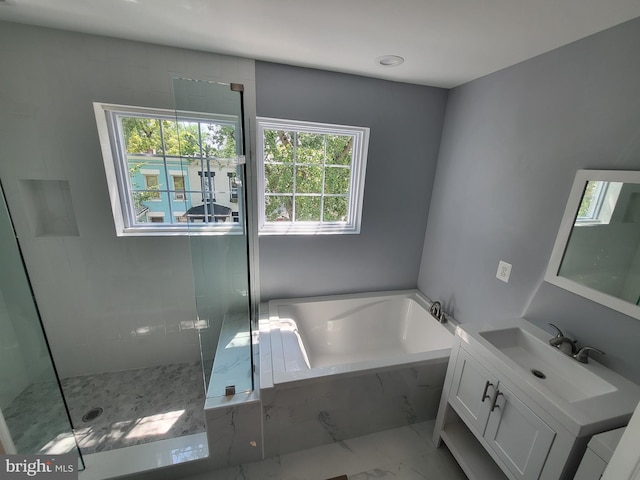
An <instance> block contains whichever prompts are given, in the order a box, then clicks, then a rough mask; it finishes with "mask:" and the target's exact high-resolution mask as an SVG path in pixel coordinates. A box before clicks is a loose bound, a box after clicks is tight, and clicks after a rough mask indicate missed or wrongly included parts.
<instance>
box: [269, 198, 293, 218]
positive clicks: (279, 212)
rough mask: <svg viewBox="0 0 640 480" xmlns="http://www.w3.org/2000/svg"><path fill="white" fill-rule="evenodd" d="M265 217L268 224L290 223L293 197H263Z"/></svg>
mask: <svg viewBox="0 0 640 480" xmlns="http://www.w3.org/2000/svg"><path fill="white" fill-rule="evenodd" d="M265 217H266V220H267V221H268V222H290V221H291V220H292V218H293V196H291V195H274V196H272V195H269V196H268V197H265Z"/></svg>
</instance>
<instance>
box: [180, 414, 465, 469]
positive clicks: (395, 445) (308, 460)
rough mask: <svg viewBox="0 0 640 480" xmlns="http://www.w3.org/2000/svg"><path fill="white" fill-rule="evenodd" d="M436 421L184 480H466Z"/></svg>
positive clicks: (244, 464) (273, 457)
mask: <svg viewBox="0 0 640 480" xmlns="http://www.w3.org/2000/svg"><path fill="white" fill-rule="evenodd" d="M433 423H434V422H433V421H427V422H420V423H416V424H413V425H410V426H403V427H398V428H395V429H390V430H385V431H381V432H377V433H374V434H370V435H364V436H360V437H356V438H351V439H349V440H344V441H339V442H333V443H329V444H326V445H322V446H318V447H314V448H309V449H306V450H301V451H297V452H294V453H288V454H284V455H276V456H272V457H268V458H266V459H265V460H262V461H259V462H253V463H243V464H240V465H237V466H233V467H227V468H224V469H220V470H216V471H213V472H207V473H202V474H199V475H194V476H189V477H182V478H183V480H325V479H328V478H333V477H337V476H339V475H347V477H348V478H349V480H367V479H374V478H375V479H396V480H397V479H402V480H424V479H429V480H466V476H465V475H464V473H463V472H462V470H461V469H460V467H459V466H458V464H457V463H456V461H455V460H454V458H453V457H452V455H451V454H450V453H449V451H448V450H447V449H446V448H439V449H436V448H435V447H434V445H433V443H432V442H431V434H432V432H433Z"/></svg>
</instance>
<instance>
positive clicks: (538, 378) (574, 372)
mask: <svg viewBox="0 0 640 480" xmlns="http://www.w3.org/2000/svg"><path fill="white" fill-rule="evenodd" d="M479 334H480V336H481V337H482V338H484V339H485V340H486V341H487V342H489V343H490V344H491V345H493V346H494V347H495V348H496V349H497V350H498V351H499V352H501V353H502V354H503V355H505V356H506V357H507V358H508V359H509V360H511V361H513V362H515V363H516V364H517V365H518V366H519V367H520V368H521V369H522V370H524V372H522V374H523V375H529V376H530V377H531V379H534V380H533V381H535V382H537V383H538V384H539V386H540V387H541V388H544V389H547V390H549V391H550V392H551V393H552V394H554V395H556V396H558V397H560V398H562V399H564V400H566V401H567V402H577V401H581V400H586V399H588V398H591V397H596V396H599V395H605V394H608V393H611V392H613V391H615V390H616V387H614V386H613V385H611V384H610V383H609V382H607V381H606V380H604V379H602V378H601V377H600V376H599V375H597V374H596V373H594V372H593V371H592V370H590V369H589V367H588V366H587V365H588V364H587V365H585V364H583V363H580V362H578V361H576V360H575V359H574V358H572V357H570V356H568V355H566V354H564V353H562V352H561V351H560V350H558V349H557V348H555V347H552V346H551V345H549V343H548V341H546V340H543V339H540V338H538V337H536V336H534V335H533V334H532V333H530V332H528V331H526V330H524V329H522V328H520V327H511V328H501V329H497V330H488V331H481V332H479Z"/></svg>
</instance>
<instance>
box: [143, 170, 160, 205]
mask: <svg viewBox="0 0 640 480" xmlns="http://www.w3.org/2000/svg"><path fill="white" fill-rule="evenodd" d="M144 185H145V189H146V190H145V193H146V194H147V196H148V198H149V200H160V193H159V192H158V189H159V188H160V183H159V182H158V175H149V174H145V175H144Z"/></svg>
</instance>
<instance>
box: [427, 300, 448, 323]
mask: <svg viewBox="0 0 640 480" xmlns="http://www.w3.org/2000/svg"><path fill="white" fill-rule="evenodd" d="M429 313H430V314H431V316H432V317H433V318H435V319H436V320H438V321H439V322H440V323H446V322H447V317H446V316H445V314H444V311H443V310H442V305H441V304H440V302H431V306H430V307H429Z"/></svg>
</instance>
